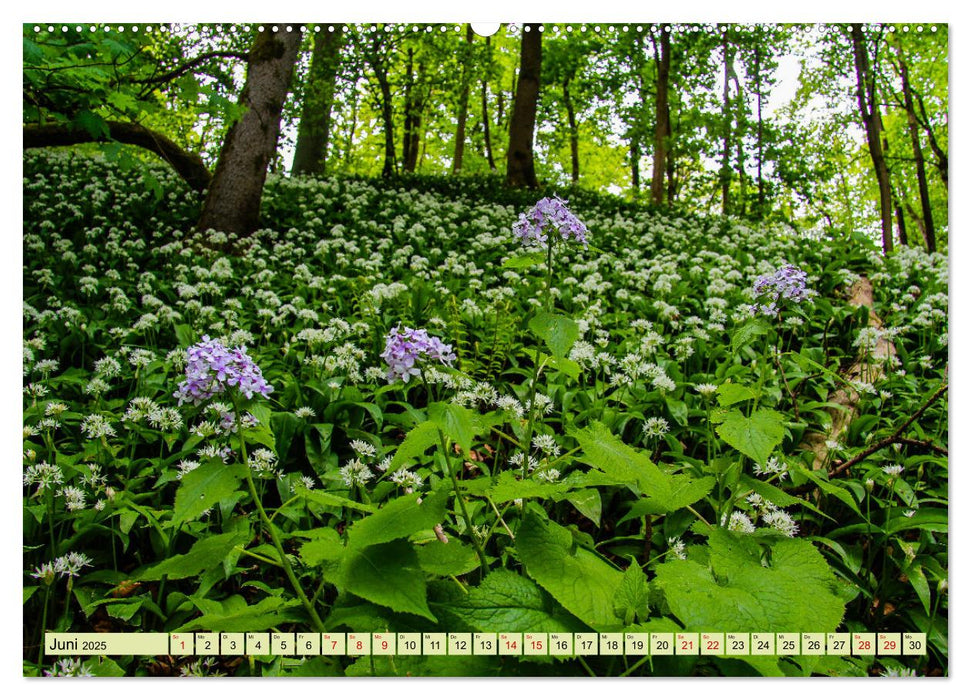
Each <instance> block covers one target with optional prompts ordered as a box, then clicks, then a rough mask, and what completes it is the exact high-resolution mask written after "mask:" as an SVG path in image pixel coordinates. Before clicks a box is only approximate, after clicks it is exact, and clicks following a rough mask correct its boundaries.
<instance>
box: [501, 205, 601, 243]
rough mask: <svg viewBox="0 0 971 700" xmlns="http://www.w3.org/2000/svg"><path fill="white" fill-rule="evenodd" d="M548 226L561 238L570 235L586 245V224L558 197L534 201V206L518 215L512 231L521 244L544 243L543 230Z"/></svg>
mask: <svg viewBox="0 0 971 700" xmlns="http://www.w3.org/2000/svg"><path fill="white" fill-rule="evenodd" d="M547 226H549V227H550V228H551V229H552V230H553V231H554V232H556V233H559V234H560V236H561V237H562V238H563V240H565V241H566V240H569V239H570V237H571V236H572V237H573V238H575V239H576V240H577V241H578V242H580V243H582V244H583V245H587V234H588V233H589V231H588V230H587V227H586V225H584V223H583V222H582V221H580V219H578V218H577V217H576V215H575V214H574V213H573V212H571V211H570V210H569V209H567V208H566V202H564V201H563V200H562V199H560V198H559V197H544V198H543V199H541V200H539V201H538V202H536V206H534V207H533V208H532V209H530V210H529V211H528V212H526V213H524V214H520V215H519V221H517V222H516V223H515V224H513V227H512V231H513V233H515V234H516V235H517V236H519V240H520V242H521V243H522V244H523V245H532V244H533V241H535V242H536V243H545V242H546V236H545V235H544V233H543V231H544V230H545V229H546V227H547Z"/></svg>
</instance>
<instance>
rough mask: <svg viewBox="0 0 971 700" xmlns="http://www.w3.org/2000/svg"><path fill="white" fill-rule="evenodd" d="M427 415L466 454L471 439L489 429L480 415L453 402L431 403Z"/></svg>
mask: <svg viewBox="0 0 971 700" xmlns="http://www.w3.org/2000/svg"><path fill="white" fill-rule="evenodd" d="M428 416H429V418H431V419H432V422H433V423H435V425H436V426H437V427H438V428H439V429H440V430H441V431H442V432H443V433H445V434H446V435H447V436H448V437H450V438H451V439H452V440H453V441H454V442H455V443H456V444H458V445H459V447H461V448H462V452H463V453H464V454H465V455H466V456H468V454H469V451H470V450H471V449H472V439H473V438H474V437H475V436H477V435H481V434H482V433H484V432H486V431H488V430H489V424H488V421H485V420H484V419H483V417H482V416H480V415H479V414H478V413H476V412H475V411H472V410H470V409H468V408H466V407H465V406H459V405H458V404H454V403H445V402H438V403H433V404H431V405H430V406H429V407H428ZM399 451H400V450H399Z"/></svg>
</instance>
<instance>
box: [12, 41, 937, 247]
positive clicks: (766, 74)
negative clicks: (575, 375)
mask: <svg viewBox="0 0 971 700" xmlns="http://www.w3.org/2000/svg"><path fill="white" fill-rule="evenodd" d="M531 26H538V25H531ZM65 28H66V29H67V31H65ZM255 29H256V25H245V24H222V25H218V24H216V25H177V24H173V25H111V26H105V25H34V24H27V25H24V29H23V41H24V49H23V61H24V72H23V91H24V94H23V122H24V127H25V146H27V145H50V140H49V136H50V134H51V133H54V132H55V131H56V130H58V129H60V130H61V132H63V131H64V130H65V129H67V130H69V131H70V132H71V134H72V136H71V138H66V139H65V138H64V137H63V133H61V137H62V138H61V143H78V142H81V141H85V140H88V141H91V140H101V141H105V140H107V141H108V143H107V145H103V146H102V147H103V148H104V149H105V150H107V152H108V153H109V154H110V155H114V156H115V157H122V158H130V157H132V155H131V154H130V153H128V152H127V151H125V152H124V154H122V150H121V149H120V148H119V144H118V143H111V140H112V139H114V140H116V141H122V140H124V141H125V142H126V143H129V144H135V145H139V146H143V147H151V149H152V150H156V152H159V153H161V154H162V155H163V157H164V158H165V159H166V160H169V162H172V163H173V165H175V166H176V168H177V169H179V168H180V166H181V168H182V170H185V171H186V173H187V174H183V176H184V177H186V179H187V180H188V179H189V178H190V177H195V178H196V179H197V181H199V182H201V183H202V184H203V185H204V184H206V183H205V182H203V180H205V178H204V176H203V175H202V174H201V173H204V172H205V170H206V169H207V170H209V171H212V170H213V169H214V168H215V166H216V163H217V160H218V158H219V155H220V151H221V149H222V147H223V145H224V140H225V137H226V133H227V130H228V128H229V126H230V125H231V124H233V123H234V122H236V121H237V120H239V119H240V118H241V116H242V114H243V113H245V111H246V107H244V106H241V103H240V97H241V92H242V91H243V89H244V84H245V81H246V76H247V65H248V60H250V59H251V58H252V53H251V52H252V50H253V47H254V46H255V44H254V43H253V42H254V37H255V36H256V31H255ZM541 29H542V47H541V65H540V67H539V85H540V88H539V95H538V99H537V100H536V106H535V128H534V132H533V133H534V137H533V142H534V147H533V148H534V161H535V171H536V176H537V178H538V180H539V182H540V183H541V184H542V185H544V186H547V187H552V188H554V189H557V191H560V192H561V193H564V194H566V193H568V191H569V188H570V187H572V186H579V187H583V188H587V189H592V190H598V191H605V192H612V193H616V194H619V195H621V196H623V197H626V198H631V199H638V200H643V201H649V202H653V203H654V204H655V205H657V206H662V207H677V208H680V209H685V210H690V211H696V212H702V213H725V214H731V215H738V216H744V217H750V218H754V219H764V218H771V219H776V220H783V221H787V222H790V223H793V224H797V225H802V226H806V227H810V228H812V227H819V228H828V229H832V230H836V231H841V232H845V233H850V232H863V233H867V234H878V233H879V232H880V231H881V228H882V229H883V236H884V247H885V248H887V247H888V240H887V238H888V227H889V226H890V225H891V223H892V227H893V231H892V234H891V235H892V240H890V241H889V245H893V242H894V240H896V241H897V242H898V243H907V244H910V245H921V246H922V247H931V248H934V247H939V246H942V245H946V238H947V222H948V200H947V173H948V164H947V150H948V80H947V77H948V27H947V25H944V24H924V25H900V24H896V25H894V24H872V25H853V26H850V25H835V24H829V25H791V24H786V25H783V24H757V25H752V24H747V25H734V24H729V25H719V24H674V25H667V24H665V25H656V24H630V25H624V24H614V25H606V24H604V25H600V24H582V25H581V24H547V25H543V26H542V27H541ZM51 30H53V31H51ZM524 36H525V34H524V32H523V27H522V26H516V25H504V26H503V27H502V28H501V29H500V31H499V32H498V33H496V34H495V35H493V36H491V37H488V38H485V37H481V36H478V35H476V34H474V33H473V32H472V31H471V30H470V29H469V28H468V26H467V25H459V24H436V25H427V24H367V25H365V24H358V25H339V24H337V25H327V24H323V25H306V26H305V27H304V32H303V35H302V45H301V47H300V51H299V54H298V56H297V59H296V62H295V66H294V68H293V74H292V80H291V81H290V83H289V91H288V94H287V97H286V101H285V103H284V105H283V109H282V114H281V118H282V127H281V138H280V140H279V142H278V143H277V146H276V150H275V152H274V153H273V154H272V157H271V158H270V160H269V163H270V165H269V168H270V170H271V171H276V172H279V173H283V172H286V171H287V170H288V168H289V167H290V165H291V163H293V161H294V156H295V155H296V156H297V158H298V159H299V161H300V162H299V167H298V168H297V169H298V170H299V171H300V172H302V173H305V174H316V175H325V174H326V175H334V174H354V175H365V176H377V175H381V174H384V175H401V174H410V173H415V174H418V175H438V176H444V175H449V176H457V175H462V176H468V175H472V176H487V175H490V174H491V173H493V172H496V173H498V174H500V175H501V174H503V173H504V172H505V169H506V151H507V148H508V147H509V143H510V132H511V125H512V122H513V112H514V108H515V103H516V92H517V79H518V76H519V75H520V74H521V73H522V71H523V64H522V63H521V56H520V47H521V43H522V39H523V37H524ZM796 71H798V75H796ZM786 76H788V78H786ZM131 125H134V126H133V127H132V126H131ZM874 125H875V127H874V128H875V131H874V132H873V133H872V134H871V133H870V132H869V131H868V129H869V128H870V127H871V126H874ZM130 128H137V129H142V128H144V129H147V130H149V132H150V133H151V135H152V136H151V138H150V139H146V137H145V136H144V134H141V142H139V140H138V134H135V135H134V136H130V137H127V138H121V137H120V136H119V134H121V133H122V131H123V129H130ZM45 130H46V131H45ZM58 133H60V132H58ZM139 133H140V132H139ZM38 134H39V136H38ZM160 137H165V138H167V139H170V140H171V142H172V143H173V146H174V148H175V149H176V150H178V149H182V151H184V153H181V154H176V151H175V150H172V149H169V151H168V152H167V153H163V152H162V151H163V150H164V149H160V148H159V143H160V142H161V141H162V139H161V138H160ZM32 139H34V140H32ZM45 139H47V140H46V141H45ZM146 140H150V141H151V143H150V144H149V146H146V145H145V143H144V142H145V141H146ZM301 151H303V152H302V153H301ZM875 151H879V155H877V154H875ZM173 154H174V155H173ZM308 154H309V155H308ZM176 155H178V157H179V158H183V156H184V158H183V161H184V162H183V161H180V162H179V163H176V162H175V160H176ZM186 158H187V159H188V160H186ZM881 163H882V165H881ZM200 167H201V168H203V170H201V171H200ZM182 170H180V173H182ZM881 173H883V175H882V176H881ZM190 182H191V181H190ZM197 189H200V188H197ZM888 216H890V217H892V221H891V219H889V218H887V217H888ZM937 241H941V243H937Z"/></svg>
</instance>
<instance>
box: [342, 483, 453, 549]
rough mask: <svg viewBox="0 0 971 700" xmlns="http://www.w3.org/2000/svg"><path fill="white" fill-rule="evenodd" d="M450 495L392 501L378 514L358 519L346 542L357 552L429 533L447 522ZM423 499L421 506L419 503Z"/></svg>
mask: <svg viewBox="0 0 971 700" xmlns="http://www.w3.org/2000/svg"><path fill="white" fill-rule="evenodd" d="M448 496H449V492H448V491H445V490H440V491H433V492H432V493H430V494H426V495H424V497H423V496H422V494H417V493H410V494H407V495H405V496H401V497H399V498H396V499H394V500H393V501H389V502H388V503H386V504H385V505H384V506H382V507H381V508H380V509H379V510H378V512H377V513H374V514H373V515H369V516H367V517H366V518H364V519H362V520H358V521H357V522H356V523H354V524H353V525H351V526H350V527H349V528H348V529H347V538H348V539H347V543H348V546H349V547H352V548H354V549H362V548H364V547H368V546H370V545H375V544H380V543H382V542H390V541H391V540H396V539H399V538H401V537H408V536H409V535H413V534H414V533H416V532H419V531H420V530H430V529H432V528H433V527H435V525H437V524H438V523H440V522H442V521H443V520H444V519H445V503H446V501H447V500H448ZM419 500H421V503H419V502H418V501H419Z"/></svg>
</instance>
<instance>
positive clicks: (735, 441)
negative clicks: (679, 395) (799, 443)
mask: <svg viewBox="0 0 971 700" xmlns="http://www.w3.org/2000/svg"><path fill="white" fill-rule="evenodd" d="M782 421H783V416H782V414H781V413H778V412H777V411H772V410H770V409H767V408H760V409H758V410H757V411H755V412H754V413H753V414H752V416H751V417H748V416H745V415H743V414H742V412H741V411H739V410H738V409H735V410H732V411H729V412H728V413H727V414H725V416H724V419H723V421H722V424H721V425H719V426H718V428H717V429H716V430H717V432H718V436H719V437H721V439H722V440H724V441H725V442H727V443H728V444H729V445H731V446H732V447H734V448H735V449H736V450H738V451H739V452H741V453H742V454H743V455H745V456H746V457H749V458H751V459H752V460H754V461H755V462H756V463H757V464H765V463H766V462H767V461H768V459H769V457H771V456H772V450H774V449H775V448H776V447H778V446H779V444H780V443H781V442H782V439H783V438H784V437H785V434H786V433H785V428H784V427H783V423H782Z"/></svg>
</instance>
